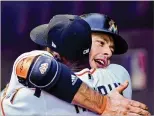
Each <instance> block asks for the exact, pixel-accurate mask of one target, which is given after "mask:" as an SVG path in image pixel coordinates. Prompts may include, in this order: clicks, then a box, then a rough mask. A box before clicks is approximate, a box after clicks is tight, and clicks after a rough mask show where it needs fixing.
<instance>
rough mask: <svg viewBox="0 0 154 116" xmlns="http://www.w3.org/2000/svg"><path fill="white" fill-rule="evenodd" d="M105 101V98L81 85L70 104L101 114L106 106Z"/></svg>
mask: <svg viewBox="0 0 154 116" xmlns="http://www.w3.org/2000/svg"><path fill="white" fill-rule="evenodd" d="M106 101H107V97H106V96H103V95H101V94H99V93H98V92H97V91H94V90H93V89H91V88H90V87H88V86H87V85H86V84H84V83H82V84H81V86H80V88H79V90H78V91H77V93H76V94H75V96H74V98H73V100H72V104H75V105H79V106H81V107H84V108H86V109H89V110H91V111H93V112H96V113H99V114H102V113H103V111H104V109H105V106H106Z"/></svg>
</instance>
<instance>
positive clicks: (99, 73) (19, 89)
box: [1, 50, 132, 116]
mask: <svg viewBox="0 0 154 116" xmlns="http://www.w3.org/2000/svg"><path fill="white" fill-rule="evenodd" d="M42 53H44V54H47V55H51V54H49V53H48V52H46V51H38V50H36V51H31V52H28V53H24V54H22V55H21V56H19V57H18V58H17V59H16V61H15V63H14V65H13V71H12V75H11V80H10V83H9V85H8V87H7V88H6V89H5V91H4V92H3V93H2V95H1V115H2V116H10V115H31V116H32V115H36V116H48V115H50V116H55V115H58V116H64V115H65V116H75V115H84V116H86V115H87V116H89V115H96V114H95V113H92V112H90V111H87V110H85V109H83V108H80V107H77V106H74V105H72V104H69V103H67V102H65V101H62V100H60V99H58V98H56V97H55V96H53V95H51V94H49V93H47V92H45V91H42V92H41V96H40V97H39V98H38V97H36V96H34V91H35V88H27V87H25V86H24V85H22V84H21V83H19V81H18V78H17V75H16V65H17V64H18V62H19V61H20V60H22V59H23V58H26V57H30V56H35V55H39V54H42ZM75 74H76V75H77V76H78V77H79V78H80V79H81V80H82V81H83V82H85V83H86V84H87V85H88V86H89V87H91V88H94V89H95V90H97V91H99V92H100V93H102V94H108V93H109V92H110V91H111V90H113V89H114V88H116V87H117V86H118V85H119V84H120V83H123V82H124V81H125V80H128V81H129V87H128V88H127V89H126V90H125V91H124V92H123V95H124V96H125V97H127V98H131V94H132V89H131V82H130V77H129V74H128V72H127V71H126V70H125V69H124V68H123V67H122V66H120V65H116V64H111V65H110V66H108V67H107V68H105V69H91V70H89V69H87V68H86V69H83V70H82V71H80V72H77V73H75ZM89 74H90V75H89ZM72 81H73V77H72ZM64 91H65V90H64Z"/></svg>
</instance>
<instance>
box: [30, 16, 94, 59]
mask: <svg viewBox="0 0 154 116" xmlns="http://www.w3.org/2000/svg"><path fill="white" fill-rule="evenodd" d="M30 37H31V39H32V41H34V42H35V43H36V44H39V45H41V46H45V47H49V48H51V49H52V50H53V51H56V52H58V53H59V54H60V55H63V56H65V57H66V58H68V59H69V60H76V59H79V58H81V57H84V56H88V55H89V51H90V48H91V43H92V42H91V29H90V26H89V25H88V23H87V22H86V21H85V20H83V19H82V18H81V17H79V16H76V15H67V14H63V15H55V16H54V17H53V18H52V19H51V20H50V22H49V23H48V24H43V25H40V26H37V27H36V28H34V29H33V30H32V31H31V32H30Z"/></svg>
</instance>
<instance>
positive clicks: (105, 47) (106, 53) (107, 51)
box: [101, 45, 112, 58]
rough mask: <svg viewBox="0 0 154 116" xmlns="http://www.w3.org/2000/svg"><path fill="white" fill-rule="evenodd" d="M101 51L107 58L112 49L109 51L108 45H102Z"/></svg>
mask: <svg viewBox="0 0 154 116" xmlns="http://www.w3.org/2000/svg"><path fill="white" fill-rule="evenodd" d="M101 52H102V54H103V55H104V56H106V57H107V58H110V57H111V56H112V51H111V49H110V47H109V45H104V46H103V48H102V50H101Z"/></svg>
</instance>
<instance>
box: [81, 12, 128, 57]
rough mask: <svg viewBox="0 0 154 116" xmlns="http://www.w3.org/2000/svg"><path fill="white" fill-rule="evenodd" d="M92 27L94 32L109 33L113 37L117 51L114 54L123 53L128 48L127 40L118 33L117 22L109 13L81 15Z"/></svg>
mask: <svg viewBox="0 0 154 116" xmlns="http://www.w3.org/2000/svg"><path fill="white" fill-rule="evenodd" d="M81 18H83V19H84V20H85V21H86V22H87V23H88V24H89V25H90V27H91V30H92V32H99V33H102V32H103V33H107V34H109V35H111V36H112V37H113V41H114V45H115V51H114V54H123V53H125V52H127V50H128V44H127V42H126V41H125V40H124V39H123V38H122V37H121V36H120V35H119V34H118V28H117V25H116V23H115V22H114V21H113V20H112V19H111V18H110V17H108V16H107V15H104V14H99V13H89V14H84V15H81Z"/></svg>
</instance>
